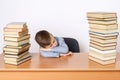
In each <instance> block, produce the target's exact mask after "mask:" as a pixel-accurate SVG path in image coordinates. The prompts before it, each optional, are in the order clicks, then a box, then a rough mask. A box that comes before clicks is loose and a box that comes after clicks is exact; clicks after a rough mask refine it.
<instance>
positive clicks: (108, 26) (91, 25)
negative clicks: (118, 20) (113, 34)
mask: <svg viewBox="0 0 120 80" xmlns="http://www.w3.org/2000/svg"><path fill="white" fill-rule="evenodd" d="M89 27H90V28H96V29H104V30H110V29H118V24H112V25H100V24H89Z"/></svg>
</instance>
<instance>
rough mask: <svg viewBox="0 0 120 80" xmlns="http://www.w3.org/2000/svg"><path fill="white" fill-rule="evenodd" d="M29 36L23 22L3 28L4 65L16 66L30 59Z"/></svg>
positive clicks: (13, 23)
mask: <svg viewBox="0 0 120 80" xmlns="http://www.w3.org/2000/svg"><path fill="white" fill-rule="evenodd" d="M29 38H30V34H28V28H27V25H26V23H25V22H12V23H9V24H7V25H6V27H5V28H4V45H5V46H4V48H3V52H4V60H5V63H8V64H14V65H18V64H21V63H23V62H25V61H27V60H29V59H30V58H31V56H30V53H29V52H28V51H29V48H30V43H29Z"/></svg>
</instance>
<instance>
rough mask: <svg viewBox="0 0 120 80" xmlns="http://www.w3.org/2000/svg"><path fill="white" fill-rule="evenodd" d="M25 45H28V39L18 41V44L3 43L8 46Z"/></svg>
mask: <svg viewBox="0 0 120 80" xmlns="http://www.w3.org/2000/svg"><path fill="white" fill-rule="evenodd" d="M27 43H29V38H28V39H25V40H22V41H18V42H16V41H4V44H5V45H9V46H20V45H24V44H27Z"/></svg>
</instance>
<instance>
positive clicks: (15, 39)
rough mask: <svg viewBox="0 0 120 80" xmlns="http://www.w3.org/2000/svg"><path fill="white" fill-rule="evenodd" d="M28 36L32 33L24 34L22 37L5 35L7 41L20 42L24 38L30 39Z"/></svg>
mask: <svg viewBox="0 0 120 80" xmlns="http://www.w3.org/2000/svg"><path fill="white" fill-rule="evenodd" d="M28 38H30V34H26V35H24V36H21V37H7V36H6V37H4V40H5V41H16V42H18V41H22V40H25V39H28Z"/></svg>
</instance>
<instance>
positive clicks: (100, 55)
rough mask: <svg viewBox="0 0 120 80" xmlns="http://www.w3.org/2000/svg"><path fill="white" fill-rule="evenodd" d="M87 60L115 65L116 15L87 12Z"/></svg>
mask: <svg viewBox="0 0 120 80" xmlns="http://www.w3.org/2000/svg"><path fill="white" fill-rule="evenodd" d="M87 17H88V23H89V27H90V31H89V35H90V47H89V59H91V60H93V61H96V62H98V63H100V64H103V65H105V64H111V63H115V59H116V54H117V53H116V45H117V36H118V24H117V15H116V13H108V12H88V13H87Z"/></svg>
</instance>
